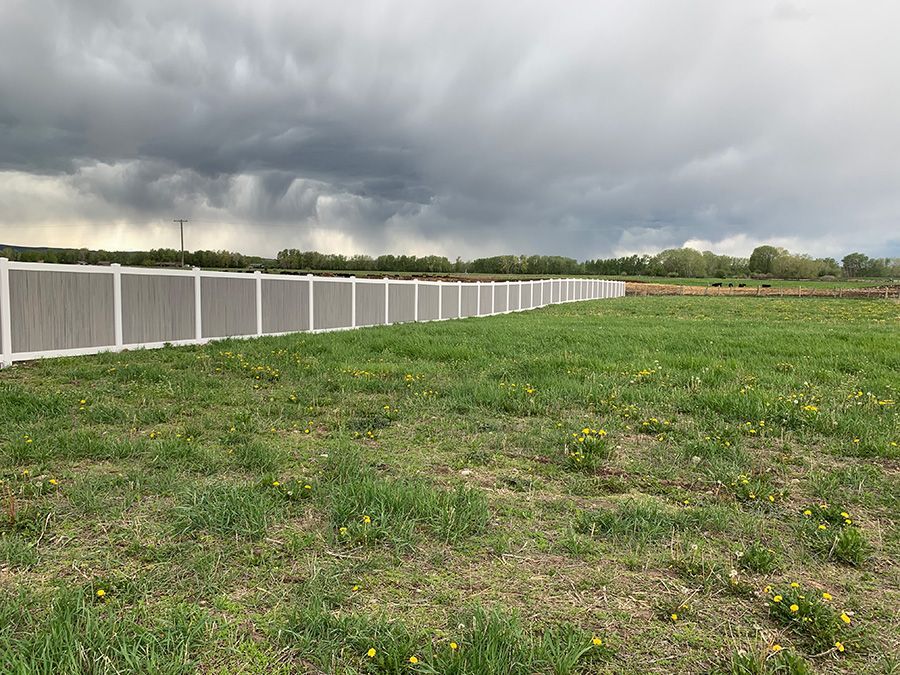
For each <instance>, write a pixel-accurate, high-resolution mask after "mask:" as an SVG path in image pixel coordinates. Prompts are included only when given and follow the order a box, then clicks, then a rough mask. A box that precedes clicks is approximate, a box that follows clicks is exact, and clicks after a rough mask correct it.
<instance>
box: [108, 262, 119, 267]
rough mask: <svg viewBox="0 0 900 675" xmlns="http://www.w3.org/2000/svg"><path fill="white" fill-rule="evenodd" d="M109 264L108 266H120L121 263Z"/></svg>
mask: <svg viewBox="0 0 900 675" xmlns="http://www.w3.org/2000/svg"><path fill="white" fill-rule="evenodd" d="M109 266H110V267H121V265H120V264H119V263H110V264H109Z"/></svg>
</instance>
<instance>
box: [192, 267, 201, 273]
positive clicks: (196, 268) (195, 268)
mask: <svg viewBox="0 0 900 675" xmlns="http://www.w3.org/2000/svg"><path fill="white" fill-rule="evenodd" d="M191 269H192V270H194V271H195V272H199V271H200V268H199V267H192V268H191Z"/></svg>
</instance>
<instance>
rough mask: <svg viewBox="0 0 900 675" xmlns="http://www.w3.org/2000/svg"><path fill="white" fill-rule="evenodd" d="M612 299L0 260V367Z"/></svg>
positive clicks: (500, 288)
mask: <svg viewBox="0 0 900 675" xmlns="http://www.w3.org/2000/svg"><path fill="white" fill-rule="evenodd" d="M623 295H625V284H624V282H621V281H603V280H600V279H536V280H532V281H506V282H493V281H491V282H447V281H424V280H419V279H409V280H406V279H404V280H399V279H365V278H360V279H357V278H355V277H349V278H342V277H316V276H313V275H311V274H309V275H306V276H296V275H275V274H271V275H270V274H261V273H260V272H256V273H254V274H244V273H241V272H205V271H201V270H200V269H197V268H194V269H193V270H181V269H177V270H176V269H152V268H140V267H120V266H119V265H111V266H109V267H104V266H89V265H83V266H82V265H49V264H44V263H21V262H12V261H9V260H7V259H6V258H0V366H8V365H11V364H12V363H13V362H14V361H25V360H29V359H36V358H43V357H52V356H75V355H79V354H96V353H98V352H103V351H120V350H123V349H136V348H154V347H162V346H163V345H164V344H176V345H177V344H202V343H205V342H208V341H210V340H215V339H220V338H226V337H255V336H259V335H283V334H286V333H295V332H299V331H311V332H320V331H330V330H345V329H350V328H359V327H362V326H377V325H388V324H394V323H406V322H410V321H438V320H443V319H456V318H464V317H471V316H491V315H494V314H505V313H507V312H515V311H521V310H526V309H534V308H536V307H544V306H545V305H551V304H558V303H562V302H573V301H577V300H593V299H600V298H618V297H622V296H623Z"/></svg>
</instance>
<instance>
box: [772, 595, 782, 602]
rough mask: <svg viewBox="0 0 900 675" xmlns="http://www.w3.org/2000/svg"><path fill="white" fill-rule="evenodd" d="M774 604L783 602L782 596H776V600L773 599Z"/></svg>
mask: <svg viewBox="0 0 900 675" xmlns="http://www.w3.org/2000/svg"><path fill="white" fill-rule="evenodd" d="M772 602H781V596H780V595H776V596H775V597H774V598H772Z"/></svg>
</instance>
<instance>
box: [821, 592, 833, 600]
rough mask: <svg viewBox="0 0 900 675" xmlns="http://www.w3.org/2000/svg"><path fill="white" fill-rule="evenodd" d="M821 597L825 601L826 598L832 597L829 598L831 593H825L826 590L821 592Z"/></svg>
mask: <svg viewBox="0 0 900 675" xmlns="http://www.w3.org/2000/svg"><path fill="white" fill-rule="evenodd" d="M822 599H823V600H825V601H826V602H827V601H828V600H831V599H832V598H831V593H827V592H826V593H822Z"/></svg>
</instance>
